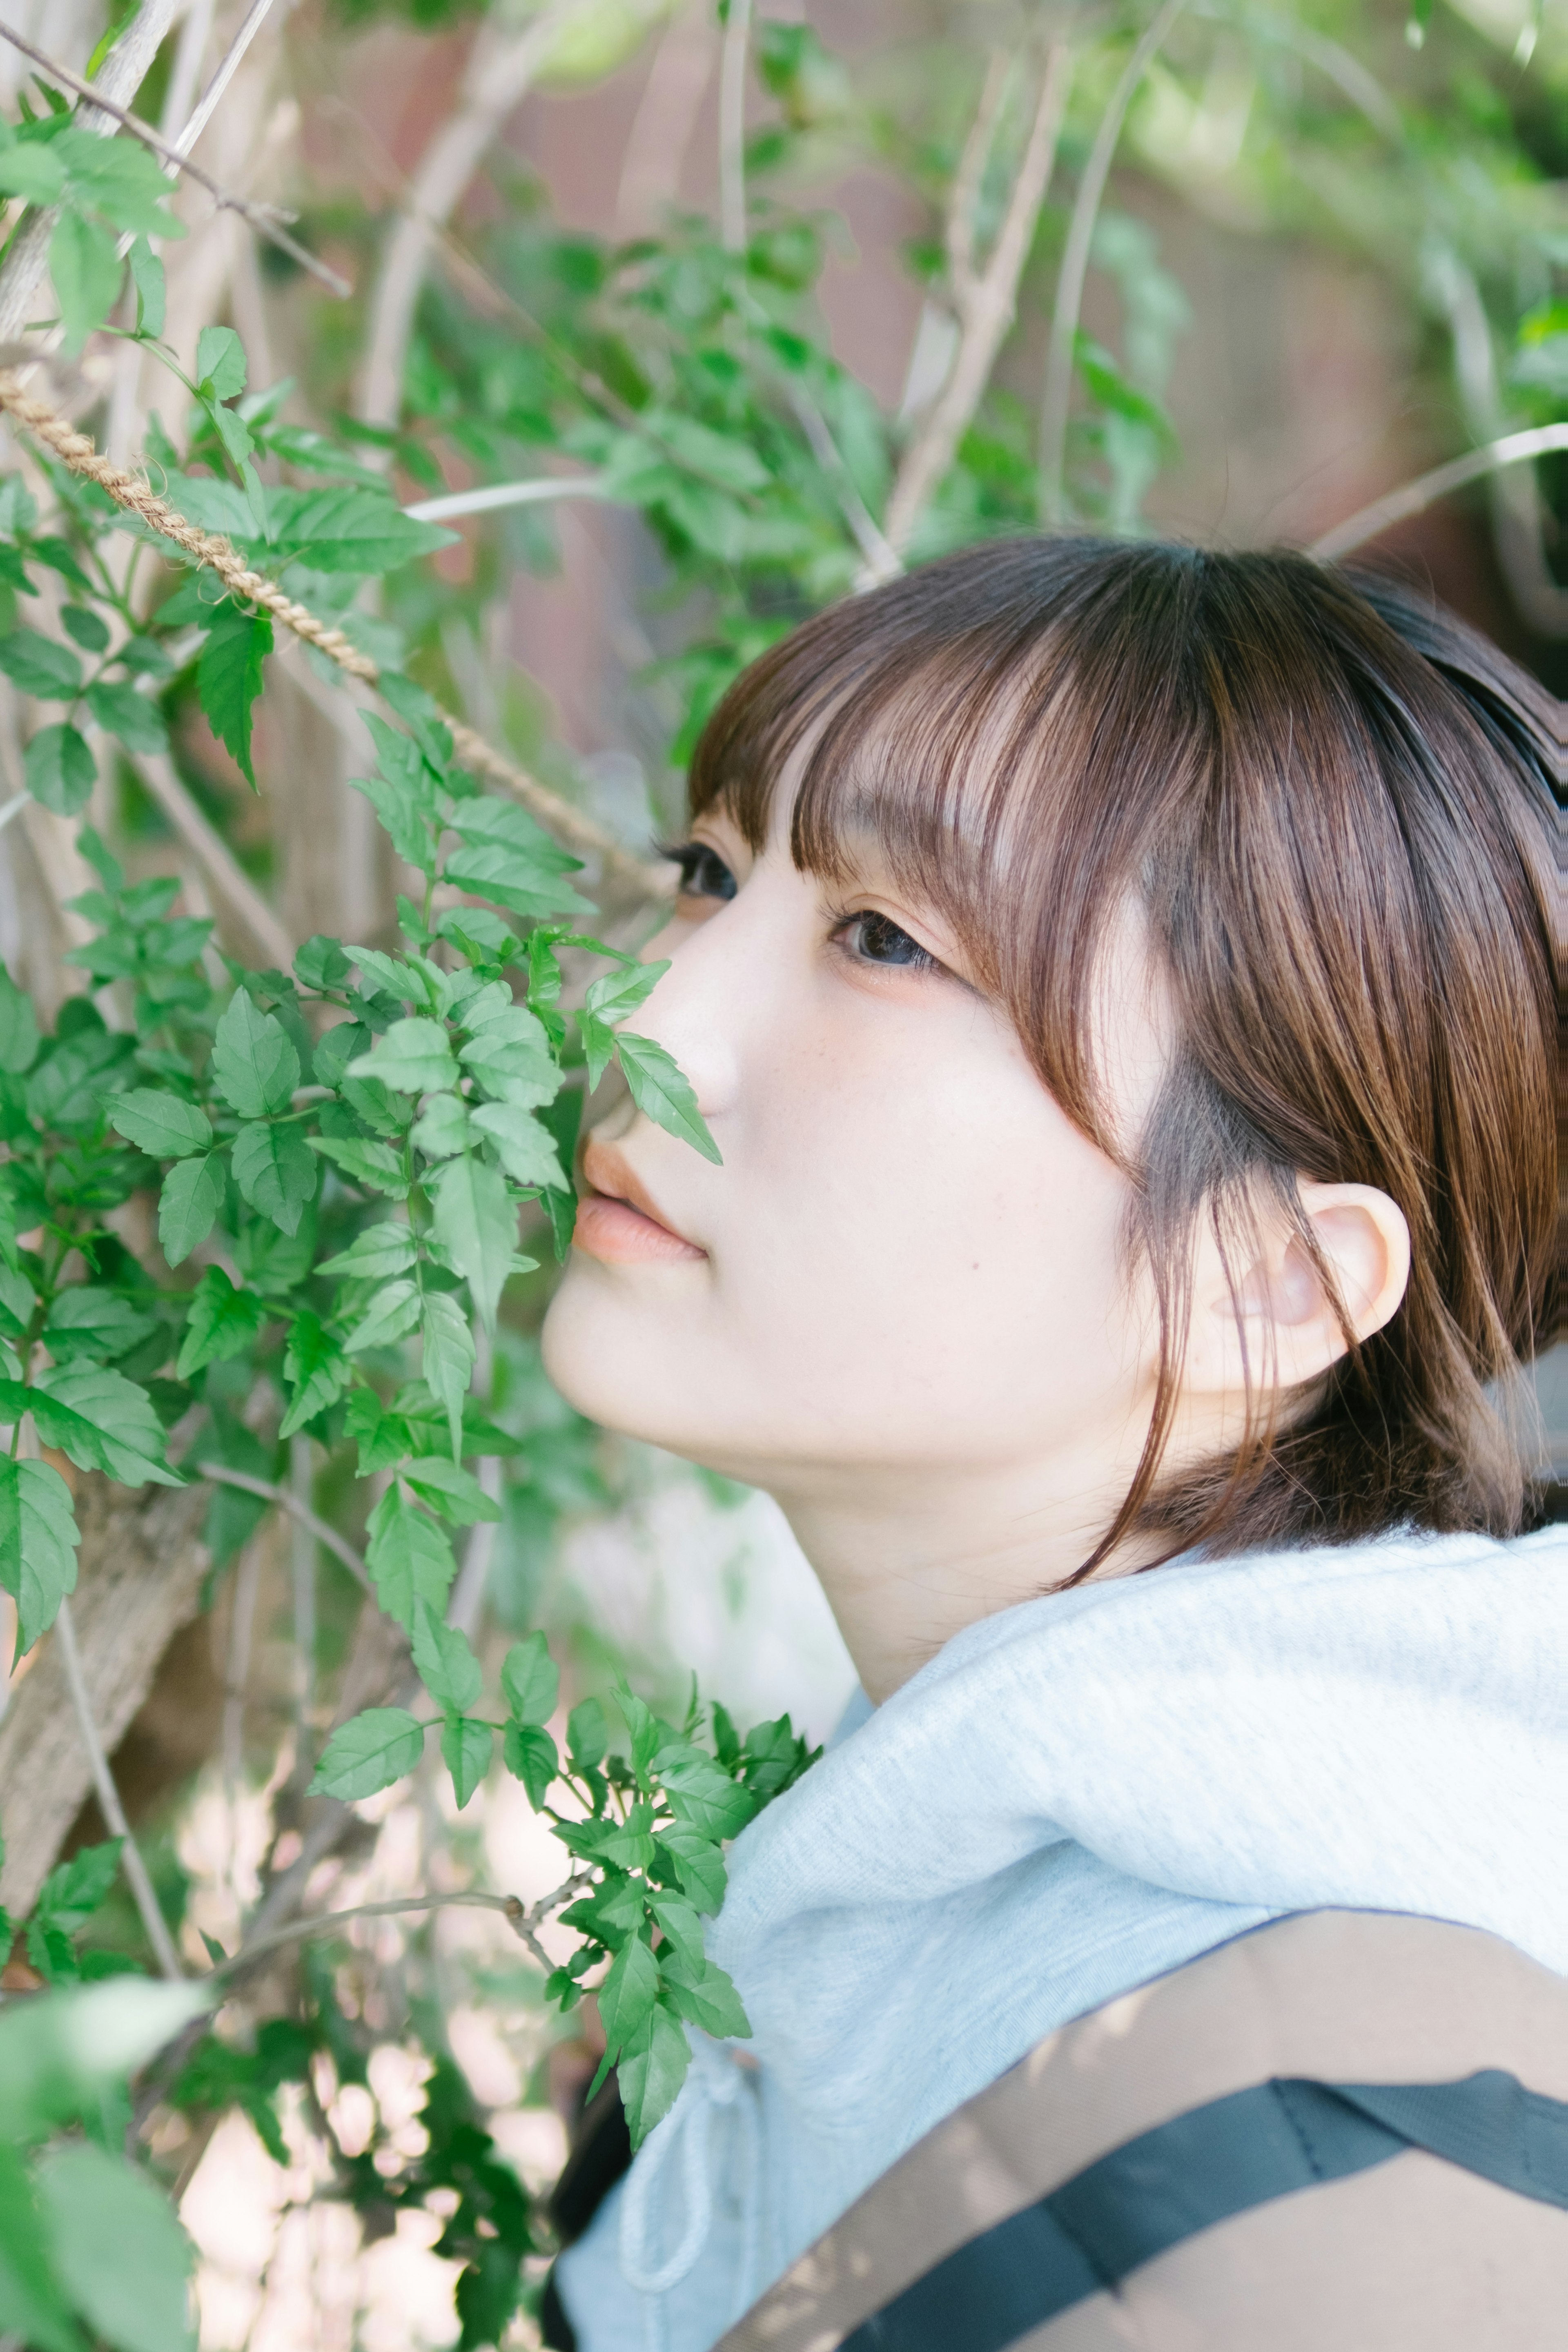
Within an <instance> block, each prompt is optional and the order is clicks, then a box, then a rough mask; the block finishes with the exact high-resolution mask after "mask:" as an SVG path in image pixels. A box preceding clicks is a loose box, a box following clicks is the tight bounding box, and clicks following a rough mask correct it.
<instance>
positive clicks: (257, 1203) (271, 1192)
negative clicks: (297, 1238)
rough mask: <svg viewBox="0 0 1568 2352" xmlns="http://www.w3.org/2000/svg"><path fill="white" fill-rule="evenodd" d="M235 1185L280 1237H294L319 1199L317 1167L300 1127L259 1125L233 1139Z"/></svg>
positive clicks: (240, 1131)
mask: <svg viewBox="0 0 1568 2352" xmlns="http://www.w3.org/2000/svg"><path fill="white" fill-rule="evenodd" d="M232 1165H233V1169H234V1181H235V1182H236V1183H237V1185H238V1187H239V1190H240V1193H241V1195H242V1197H243V1198H244V1199H245V1200H247V1201H248V1202H249V1203H250V1205H251V1207H252V1208H253V1209H258V1210H259V1211H260V1213H261V1214H262V1215H263V1216H264V1217H270V1218H271V1220H272V1223H274V1224H275V1225H276V1226H277V1228H278V1230H279V1233H280V1234H295V1233H298V1232H299V1230H300V1218H301V1217H302V1216H303V1215H304V1213H305V1209H306V1205H307V1203H308V1202H310V1201H313V1200H314V1198H315V1196H316V1163H315V1161H314V1160H313V1159H312V1158H311V1156H310V1148H309V1146H308V1145H307V1143H306V1141H305V1139H304V1137H303V1136H302V1135H301V1134H300V1130H299V1129H298V1128H297V1127H284V1126H277V1127H269V1126H268V1125H266V1124H265V1123H264V1122H261V1121H258V1122H256V1123H255V1124H253V1125H251V1126H248V1127H242V1128H241V1129H240V1130H239V1133H238V1134H237V1136H236V1137H235V1139H234V1151H233V1155H232Z"/></svg>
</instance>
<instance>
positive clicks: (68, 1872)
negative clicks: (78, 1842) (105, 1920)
mask: <svg viewBox="0 0 1568 2352" xmlns="http://www.w3.org/2000/svg"><path fill="white" fill-rule="evenodd" d="M124 1843H125V1841H124V1839H123V1838H117V1837H116V1838H108V1839H106V1840H105V1841H104V1842H103V1843H102V1844H101V1845H84V1846H81V1847H79V1849H78V1850H77V1852H76V1853H73V1854H72V1856H71V1858H70V1860H69V1861H68V1862H62V1863H59V1864H57V1865H56V1867H55V1868H54V1869H53V1870H51V1871H50V1873H49V1874H48V1876H47V1878H46V1879H45V1881H44V1883H43V1885H42V1886H40V1887H39V1889H38V1895H37V1904H36V1906H35V1908H36V1909H37V1911H38V1912H39V1913H40V1914H41V1915H42V1916H44V1917H45V1918H47V1920H48V1921H49V1922H50V1923H51V1925H52V1926H54V1927H59V1928H62V1929H63V1930H64V1932H65V1933H66V1934H67V1935H68V1936H77V1935H79V1934H80V1932H81V1930H82V1929H83V1928H84V1927H86V1925H87V1923H88V1921H89V1919H90V1918H91V1917H92V1915H93V1913H94V1912H95V1911H97V1910H98V1909H99V1908H100V1906H101V1905H102V1904H103V1902H104V1901H105V1900H106V1898H107V1896H108V1894H109V1890H110V1887H111V1886H112V1885H113V1884H114V1882H115V1879H116V1877H117V1876H118V1875H119V1872H120V1855H121V1848H122V1847H123V1845H124Z"/></svg>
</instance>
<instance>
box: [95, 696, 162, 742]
mask: <svg viewBox="0 0 1568 2352" xmlns="http://www.w3.org/2000/svg"><path fill="white" fill-rule="evenodd" d="M87 707H88V709H89V710H90V711H91V713H92V715H93V718H94V719H96V720H97V722H98V724H99V725H100V727H101V728H102V729H103V730H104V732H105V734H107V735H117V736H118V737H119V739H120V740H121V742H122V743H123V744H124V745H125V747H126V749H127V751H167V750H168V748H169V730H168V727H167V726H166V725H165V723H164V719H163V712H162V711H161V710H160V709H159V708H158V706H157V704H156V703H155V702H154V701H153V699H152V698H151V696H149V695H145V694H141V693H138V691H137V689H136V688H135V687H133V686H132V685H130V684H128V683H125V682H121V683H118V684H117V683H116V682H114V681H113V680H112V679H106V678H98V679H95V680H94V682H93V684H92V685H91V686H89V688H88V689H87Z"/></svg>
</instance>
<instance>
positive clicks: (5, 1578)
mask: <svg viewBox="0 0 1568 2352" xmlns="http://www.w3.org/2000/svg"><path fill="white" fill-rule="evenodd" d="M80 1541H81V1538H80V1536H79V1533H78V1532H77V1524H76V1513H75V1510H74V1508H73V1506H72V1503H71V1491H70V1488H69V1487H68V1486H67V1485H66V1482H65V1480H64V1479H63V1478H62V1477H61V1476H60V1474H59V1472H58V1470H55V1469H52V1468H51V1467H50V1466H49V1465H48V1464H47V1462H13V1461H12V1460H11V1459H10V1457H9V1456H8V1455H0V1585H4V1586H5V1590H6V1591H7V1592H8V1593H9V1594H10V1595H11V1598H12V1600H13V1601H15V1602H16V1656H17V1657H18V1658H19V1657H21V1656H22V1655H23V1654H25V1653H26V1651H28V1650H30V1649H31V1648H32V1646H33V1644H34V1643H35V1642H36V1641H37V1638H38V1636H39V1634H40V1633H46V1632H47V1630H48V1628H49V1627H50V1626H51V1625H52V1624H53V1623H54V1622H55V1617H56V1614H57V1612H58V1609H59V1605H60V1602H61V1601H62V1600H63V1599H64V1598H65V1596H66V1594H67V1593H68V1592H73V1591H75V1590H76V1547H77V1545H78V1544H79V1542H80Z"/></svg>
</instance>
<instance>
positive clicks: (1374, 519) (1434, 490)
mask: <svg viewBox="0 0 1568 2352" xmlns="http://www.w3.org/2000/svg"><path fill="white" fill-rule="evenodd" d="M1560 449H1568V425H1535V426H1533V427H1532V428H1531V431H1529V432H1528V433H1505V434H1504V435H1503V436H1501V438H1500V439H1499V440H1496V441H1489V442H1488V444H1487V446H1486V447H1485V448H1484V449H1471V450H1468V451H1467V453H1466V455H1465V456H1464V457H1451V458H1450V459H1449V461H1448V463H1447V465H1446V466H1434V467H1433V468H1432V470H1431V472H1430V473H1428V474H1417V475H1416V477H1415V480H1414V481H1410V482H1405V483H1404V484H1402V486H1401V487H1400V488H1398V489H1397V490H1390V491H1388V492H1387V494H1386V495H1385V496H1384V497H1383V498H1381V499H1373V502H1372V504H1371V505H1370V506H1366V507H1362V508H1359V509H1357V511H1356V512H1355V513H1354V514H1353V515H1349V516H1347V517H1346V519H1345V520H1344V521H1343V522H1340V523H1336V524H1335V525H1334V528H1333V529H1332V530H1327V531H1325V532H1324V533H1323V535H1322V537H1321V539H1315V540H1314V541H1312V544H1311V546H1310V548H1309V549H1308V550H1307V552H1308V554H1309V555H1310V556H1312V557H1314V558H1315V560H1316V561H1317V562H1320V563H1331V562H1336V561H1337V560H1338V559H1339V558H1340V557H1341V556H1344V555H1350V554H1352V553H1353V551H1354V550H1355V549H1356V548H1358V547H1364V546H1365V545H1366V544H1367V542H1368V541H1369V540H1373V539H1377V538H1380V537H1381V536H1382V534H1383V532H1384V531H1385V530H1392V529H1393V527H1394V524H1395V523H1396V522H1405V521H1407V520H1408V519H1409V518H1410V516H1412V515H1417V514H1421V513H1423V512H1424V511H1425V510H1426V508H1427V507H1429V506H1434V505H1436V501H1437V500H1438V499H1446V498H1447V496H1448V495H1449V493H1450V491H1453V490H1458V489H1463V488H1464V486H1465V484H1466V483H1467V482H1477V481H1479V480H1480V479H1481V478H1482V477H1483V476H1484V475H1487V474H1496V473H1500V471H1501V470H1502V469H1503V467H1507V466H1523V465H1527V464H1528V463H1529V462H1530V461H1531V459H1532V458H1535V457H1548V456H1550V454H1551V453H1552V451H1553V450H1560Z"/></svg>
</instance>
